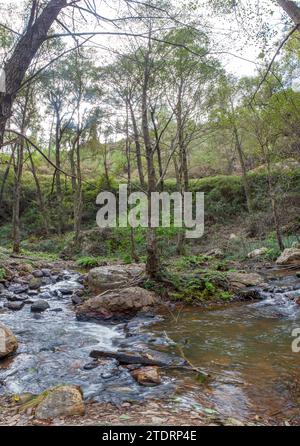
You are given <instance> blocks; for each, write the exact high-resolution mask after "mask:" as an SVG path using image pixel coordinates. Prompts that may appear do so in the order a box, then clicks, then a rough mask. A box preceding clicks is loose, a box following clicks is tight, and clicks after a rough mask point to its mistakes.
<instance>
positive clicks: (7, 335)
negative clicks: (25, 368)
mask: <svg viewBox="0 0 300 446" xmlns="http://www.w3.org/2000/svg"><path fill="white" fill-rule="evenodd" d="M17 348H18V341H17V338H16V337H15V335H14V334H13V332H12V331H11V330H10V329H9V328H7V327H6V326H5V325H3V324H1V323H0V358H5V357H6V356H8V355H11V354H12V353H14V352H15V351H16V350H17Z"/></svg>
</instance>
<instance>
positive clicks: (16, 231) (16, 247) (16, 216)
mask: <svg viewBox="0 0 300 446" xmlns="http://www.w3.org/2000/svg"><path fill="white" fill-rule="evenodd" d="M29 94H30V87H29V86H28V87H27V89H26V95H25V102H24V107H23V110H22V112H23V115H22V123H21V134H22V135H24V134H25V131H26V127H27V124H28V123H27V109H28V103H29ZM24 144H25V142H24V139H23V138H21V139H20V142H19V144H18V145H17V162H16V164H15V175H14V196H13V209H12V214H13V217H12V226H13V230H12V238H13V253H15V254H18V253H19V252H20V247H21V246H20V245H21V228H20V201H21V188H22V175H23V164H24Z"/></svg>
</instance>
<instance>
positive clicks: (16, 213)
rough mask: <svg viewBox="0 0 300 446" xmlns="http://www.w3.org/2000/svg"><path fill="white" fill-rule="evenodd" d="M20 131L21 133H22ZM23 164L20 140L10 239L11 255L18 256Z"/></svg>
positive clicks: (22, 143) (22, 150)
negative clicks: (11, 243)
mask: <svg viewBox="0 0 300 446" xmlns="http://www.w3.org/2000/svg"><path fill="white" fill-rule="evenodd" d="M23 130H24V129H22V133H23ZM23 163H24V140H23V138H22V139H21V141H20V143H19V145H18V147H17V163H16V165H15V179H14V195H13V209H12V213H13V217H12V226H13V232H12V238H13V253H14V254H19V252H20V244H21V231H20V200H21V181H22V173H23Z"/></svg>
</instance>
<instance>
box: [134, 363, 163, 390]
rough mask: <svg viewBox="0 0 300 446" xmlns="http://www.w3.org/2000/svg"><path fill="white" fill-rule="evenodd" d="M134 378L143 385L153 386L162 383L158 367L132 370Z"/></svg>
mask: <svg viewBox="0 0 300 446" xmlns="http://www.w3.org/2000/svg"><path fill="white" fill-rule="evenodd" d="M131 375H132V376H133V378H134V379H135V380H136V381H137V382H138V383H139V384H141V385H142V386H146V387H152V386H158V385H159V384H161V378H160V376H159V372H158V368H157V367H142V368H140V369H136V370H133V371H132V372H131Z"/></svg>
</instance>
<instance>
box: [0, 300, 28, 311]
mask: <svg viewBox="0 0 300 446" xmlns="http://www.w3.org/2000/svg"><path fill="white" fill-rule="evenodd" d="M24 305H25V304H24V302H7V303H6V304H4V306H5V307H6V308H8V309H9V310H12V311H20V310H22V308H23V307H24Z"/></svg>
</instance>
